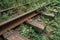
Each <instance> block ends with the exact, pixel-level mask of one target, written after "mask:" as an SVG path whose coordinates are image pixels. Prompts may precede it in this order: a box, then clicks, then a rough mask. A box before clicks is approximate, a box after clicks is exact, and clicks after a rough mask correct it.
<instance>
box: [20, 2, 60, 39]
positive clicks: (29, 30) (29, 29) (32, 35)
mask: <svg viewBox="0 0 60 40" xmlns="http://www.w3.org/2000/svg"><path fill="white" fill-rule="evenodd" d="M58 4H59V3H55V4H54V5H53V4H52V5H50V7H51V8H50V9H49V8H48V9H44V10H45V12H48V10H49V13H53V14H54V15H55V17H54V18H52V17H47V16H45V15H40V17H41V20H42V22H43V23H45V24H47V25H46V28H45V30H44V31H46V32H47V33H46V32H43V33H42V34H41V32H40V33H38V32H36V31H35V30H36V29H34V28H33V26H30V25H29V26H27V25H22V26H20V27H21V33H20V34H21V35H23V36H25V37H27V38H29V39H31V40H60V5H58ZM56 6H57V7H56ZM54 9H56V10H57V11H58V12H55V11H53V10H54ZM40 22H41V21H40ZM39 31H40V30H39ZM48 33H49V36H48V37H47V35H48Z"/></svg>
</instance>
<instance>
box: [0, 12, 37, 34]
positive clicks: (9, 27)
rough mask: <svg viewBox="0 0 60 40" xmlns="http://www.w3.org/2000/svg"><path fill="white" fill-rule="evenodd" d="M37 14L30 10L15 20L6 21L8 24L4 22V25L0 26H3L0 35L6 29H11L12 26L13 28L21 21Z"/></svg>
mask: <svg viewBox="0 0 60 40" xmlns="http://www.w3.org/2000/svg"><path fill="white" fill-rule="evenodd" d="M37 14H38V13H34V12H32V13H30V14H28V15H25V16H23V17H21V18H18V19H16V20H14V21H12V22H10V23H8V24H5V25H3V26H1V27H4V28H3V29H2V30H0V35H2V34H4V33H5V32H6V31H9V30H11V29H12V28H15V27H16V26H18V25H20V24H21V23H23V22H25V21H26V20H28V19H30V18H32V17H33V16H36V15H37Z"/></svg>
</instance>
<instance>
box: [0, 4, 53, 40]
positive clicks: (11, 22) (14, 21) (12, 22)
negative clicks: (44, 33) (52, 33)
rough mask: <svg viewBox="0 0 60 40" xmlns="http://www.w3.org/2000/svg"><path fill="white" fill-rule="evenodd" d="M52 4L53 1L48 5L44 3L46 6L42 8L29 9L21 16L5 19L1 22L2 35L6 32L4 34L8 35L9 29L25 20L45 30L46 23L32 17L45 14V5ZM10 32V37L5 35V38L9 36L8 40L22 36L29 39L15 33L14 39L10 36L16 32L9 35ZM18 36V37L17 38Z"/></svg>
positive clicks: (51, 15)
mask: <svg viewBox="0 0 60 40" xmlns="http://www.w3.org/2000/svg"><path fill="white" fill-rule="evenodd" d="M50 4H52V3H49V4H47V5H44V6H43V7H41V8H37V9H34V10H31V11H29V12H26V13H24V14H22V15H19V16H17V17H15V18H12V19H10V20H8V21H5V22H2V23H0V28H1V30H0V35H3V34H4V35H3V36H4V37H5V36H7V35H5V33H7V31H9V30H11V29H13V28H15V27H16V26H18V25H20V24H22V23H23V22H26V23H28V24H30V25H33V26H35V27H37V28H39V29H42V30H44V29H45V27H46V25H45V24H42V23H39V22H36V21H35V20H33V19H32V18H33V17H35V16H36V15H38V14H41V13H43V14H44V12H42V11H41V10H43V8H44V7H46V6H48V5H50ZM44 15H46V16H50V17H54V15H53V14H48V15H47V14H44ZM9 33H10V32H9ZM9 33H8V36H9V37H8V36H7V37H5V38H7V39H8V40H19V39H20V38H21V39H20V40H27V39H25V38H24V37H23V38H22V37H21V36H20V37H19V36H17V35H18V34H15V37H14V39H13V38H10V37H13V36H14V35H13V34H14V33H13V34H11V35H12V36H11V35H9ZM16 36H17V39H15V38H16Z"/></svg>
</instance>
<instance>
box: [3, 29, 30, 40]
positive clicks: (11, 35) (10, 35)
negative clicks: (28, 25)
mask: <svg viewBox="0 0 60 40" xmlns="http://www.w3.org/2000/svg"><path fill="white" fill-rule="evenodd" d="M3 37H4V38H6V39H8V40H29V39H27V38H25V37H23V36H21V35H20V34H18V33H17V32H15V31H12V30H10V31H9V32H6V33H5V34H3Z"/></svg>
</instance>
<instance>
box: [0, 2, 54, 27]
mask: <svg viewBox="0 0 60 40" xmlns="http://www.w3.org/2000/svg"><path fill="white" fill-rule="evenodd" d="M52 3H53V2H51V3H48V4H46V5H44V6H42V7H40V8H37V9H33V10H30V11H28V12H26V13H23V14H21V15H18V16H16V17H14V18H11V19H9V20H7V21H4V22H1V23H0V27H1V26H2V25H5V24H7V23H9V22H11V21H13V20H16V19H18V18H20V17H22V16H24V15H27V14H30V13H31V12H33V11H36V10H38V9H39V10H42V9H43V8H44V7H46V6H48V5H50V4H52Z"/></svg>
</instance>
